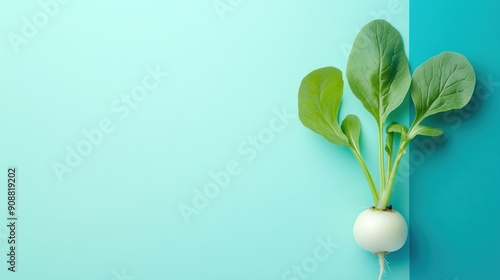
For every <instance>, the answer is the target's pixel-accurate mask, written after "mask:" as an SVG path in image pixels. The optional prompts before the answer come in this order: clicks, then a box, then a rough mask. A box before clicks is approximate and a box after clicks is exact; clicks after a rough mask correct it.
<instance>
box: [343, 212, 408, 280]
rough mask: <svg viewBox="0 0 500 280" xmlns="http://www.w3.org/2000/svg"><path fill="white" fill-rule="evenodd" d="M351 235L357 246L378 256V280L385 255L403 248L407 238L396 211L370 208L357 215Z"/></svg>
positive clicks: (402, 221)
mask: <svg viewBox="0 0 500 280" xmlns="http://www.w3.org/2000/svg"><path fill="white" fill-rule="evenodd" d="M353 234H354V240H356V243H358V245H359V246H361V247H362V248H363V249H365V250H367V251H369V252H372V253H374V254H375V255H377V256H378V258H379V266H380V274H379V278H378V279H379V280H380V279H382V275H383V274H384V271H385V255H386V254H388V253H390V252H394V251H397V250H399V249H400V248H401V247H403V245H404V244H405V242H406V238H407V237H408V227H407V225H406V221H405V219H404V218H403V216H401V214H399V212H397V211H396V210H393V209H391V208H388V209H386V210H379V209H376V208H375V207H371V208H369V209H366V210H365V211H363V212H361V214H359V216H358V218H357V219H356V221H355V222H354V227H353Z"/></svg>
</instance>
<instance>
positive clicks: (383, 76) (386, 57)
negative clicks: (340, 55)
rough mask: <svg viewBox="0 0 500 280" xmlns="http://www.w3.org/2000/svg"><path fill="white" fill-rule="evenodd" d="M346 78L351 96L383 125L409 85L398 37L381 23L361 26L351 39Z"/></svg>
mask: <svg viewBox="0 0 500 280" xmlns="http://www.w3.org/2000/svg"><path fill="white" fill-rule="evenodd" d="M346 76H347V80H348V82H349V86H350V87H351V89H352V91H353V93H354V95H356V97H357V98H358V99H359V100H360V101H361V102H362V103H363V106H364V107H365V108H366V109H367V110H368V111H369V112H370V114H372V115H373V116H374V117H375V119H376V120H377V123H378V124H383V123H384V122H385V120H386V119H387V116H388V115H389V114H390V113H391V112H392V111H393V110H394V109H396V108H397V107H398V106H399V105H400V104H401V103H402V102H403V100H404V98H405V96H406V94H407V92H408V89H409V87H410V83H411V76H410V70H409V66H408V58H407V57H406V54H405V51H404V47H403V40H402V38H401V34H399V32H398V31H397V30H396V29H395V28H394V27H393V26H392V25H391V24H390V23H388V22H387V21H385V20H374V21H372V22H370V23H368V24H367V25H365V26H364V27H363V29H361V31H360V32H359V33H358V35H357V36H356V39H355V40H354V44H353V47H352V50H351V53H350V55H349V59H348V61H347V69H346Z"/></svg>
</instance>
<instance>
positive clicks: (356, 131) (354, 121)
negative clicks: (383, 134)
mask: <svg viewBox="0 0 500 280" xmlns="http://www.w3.org/2000/svg"><path fill="white" fill-rule="evenodd" d="M341 127H342V131H343V132H344V134H345V135H346V136H347V139H348V140H349V145H350V146H351V147H352V148H354V149H356V150H357V152H358V153H359V154H361V150H360V148H359V135H360V134H361V122H360V121H359V118H358V117H357V116H356V115H347V117H345V119H344V121H342V126H341Z"/></svg>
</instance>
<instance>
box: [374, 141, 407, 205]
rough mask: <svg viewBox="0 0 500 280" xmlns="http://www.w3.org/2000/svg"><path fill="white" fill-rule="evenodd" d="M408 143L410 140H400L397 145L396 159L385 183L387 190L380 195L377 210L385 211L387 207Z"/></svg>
mask: <svg viewBox="0 0 500 280" xmlns="http://www.w3.org/2000/svg"><path fill="white" fill-rule="evenodd" d="M408 143H410V139H401V143H400V144H399V148H398V154H397V155H396V159H395V160H394V165H393V167H392V169H391V170H390V175H389V179H388V181H387V188H386V189H385V190H384V192H381V193H380V199H379V201H378V204H377V206H376V208H377V209H385V208H387V205H389V200H390V199H391V193H392V187H393V186H394V180H395V179H396V173H397V171H398V167H399V163H400V162H401V159H402V158H403V156H404V154H405V153H406V146H407V145H408Z"/></svg>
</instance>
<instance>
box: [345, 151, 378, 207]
mask: <svg viewBox="0 0 500 280" xmlns="http://www.w3.org/2000/svg"><path fill="white" fill-rule="evenodd" d="M350 150H351V152H352V153H353V155H354V157H356V159H357V160H358V162H359V165H360V166H361V169H362V170H363V173H364V174H365V177H366V180H367V181H368V186H369V187H370V191H371V193H372V197H373V202H374V203H375V205H377V204H378V202H379V196H378V193H377V188H376V187H375V183H374V182H373V178H372V175H371V174H370V170H368V167H367V166H366V164H365V161H364V160H363V157H362V156H361V154H360V153H359V151H358V150H356V149H355V148H352V147H350Z"/></svg>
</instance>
